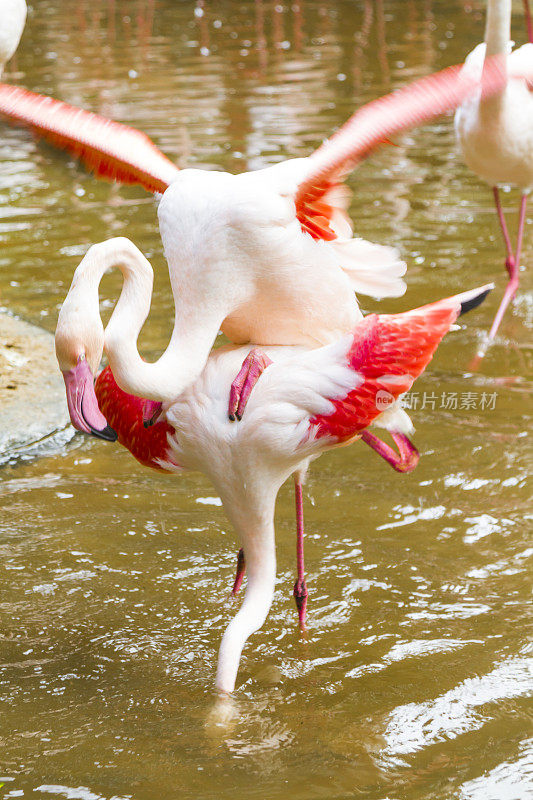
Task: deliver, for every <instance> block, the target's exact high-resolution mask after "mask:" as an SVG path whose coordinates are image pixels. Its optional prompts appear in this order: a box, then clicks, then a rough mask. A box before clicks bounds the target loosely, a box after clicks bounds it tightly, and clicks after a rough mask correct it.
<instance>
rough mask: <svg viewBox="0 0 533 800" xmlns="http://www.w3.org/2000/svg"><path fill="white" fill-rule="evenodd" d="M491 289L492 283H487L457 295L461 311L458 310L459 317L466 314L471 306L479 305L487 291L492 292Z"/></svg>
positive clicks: (470, 309) (492, 287)
mask: <svg viewBox="0 0 533 800" xmlns="http://www.w3.org/2000/svg"><path fill="white" fill-rule="evenodd" d="M493 289H494V284H493V283H487V285H486V286H481V287H480V288H479V289H472V291H470V292H464V293H463V294H462V295H458V296H457V299H458V300H459V302H460V303H461V311H460V312H459V316H460V317H461V316H462V315H463V314H467V313H468V312H469V311H472V309H473V308H477V307H478V306H480V305H481V303H482V302H483V301H484V300H485V298H486V296H487V295H488V294H489V292H492V290H493Z"/></svg>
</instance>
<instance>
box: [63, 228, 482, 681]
mask: <svg viewBox="0 0 533 800" xmlns="http://www.w3.org/2000/svg"><path fill="white" fill-rule="evenodd" d="M112 267H118V268H119V269H120V270H121V271H122V273H123V276H124V283H123V288H122V292H121V294H120V297H119V299H118V302H117V304H116V307H115V310H114V311H113V314H112V316H111V319H110V321H109V323H108V325H107V328H106V330H105V332H104V329H103V326H102V322H101V319H100V315H99V302H98V301H99V298H98V287H99V284H100V281H101V278H102V276H103V274H104V272H106V271H107V270H108V269H111V268H112ZM152 281H153V273H152V268H151V266H150V264H149V262H148V261H147V260H146V259H145V257H144V256H143V255H142V253H141V252H140V251H139V250H138V249H137V248H136V247H135V245H134V244H132V242H130V241H129V240H128V239H123V238H119V239H111V240H109V241H107V242H103V243H101V244H98V245H94V246H93V247H91V248H90V250H89V251H88V253H87V254H86V256H85V257H84V259H83V260H82V262H81V263H80V265H79V266H78V268H77V270H76V273H75V275H74V278H73V281H72V285H71V288H70V290H69V293H68V295H67V298H66V300H65V302H64V304H63V306H62V308H61V311H60V314H59V319H58V325H57V331H56V352H57V356H58V361H59V365H60V368H61V370H62V371H63V373H64V375H65V380H66V383H67V387H68V386H69V383H70V384H71V385H75V387H76V388H75V391H71V392H69V393H68V401H69V407H70V410H71V415H72V419H73V420H74V424H75V425H76V426H77V427H78V428H80V429H81V430H87V428H86V426H85V425H84V424H83V418H84V415H85V409H86V408H87V407H88V406H93V407H94V409H98V404H99V405H100V407H101V409H102V411H103V413H104V414H105V417H106V419H107V420H109V421H110V422H111V424H112V425H113V428H114V430H116V432H117V434H118V439H119V441H120V442H121V443H122V444H123V445H124V446H125V447H127V448H128V449H129V450H130V451H131V452H132V453H133V455H134V456H135V457H136V458H137V459H138V460H139V461H140V462H141V463H142V464H145V465H146V466H151V467H154V468H155V469H163V470H167V471H170V472H180V471H181V470H183V469H193V470H199V471H201V472H203V473H204V474H205V475H207V476H208V477H209V478H210V480H211V481H212V482H213V484H214V486H215V488H216V490H217V492H219V494H220V497H221V498H222V501H223V503H224V507H225V510H226V513H227V515H228V517H229V518H230V520H231V522H232V523H233V525H234V526H235V529H236V531H237V534H238V537H239V539H240V540H241V544H242V546H243V549H244V553H245V556H246V564H247V570H248V583H247V587H246V594H245V598H244V602H243V604H242V606H241V608H240V610H239V611H238V613H237V615H236V616H235V617H234V619H233V620H232V621H231V622H230V623H229V625H228V627H227V628H226V631H225V633H224V637H223V639H222V643H221V646H220V652H219V658H218V668H217V677H216V685H217V687H218V688H219V689H220V690H222V691H224V692H232V691H233V689H234V686H235V679H236V675H237V670H238V666H239V660H240V656H241V652H242V648H243V646H244V644H245V642H246V640H247V638H248V637H249V636H250V635H251V634H252V633H253V632H254V631H256V630H258V629H259V628H260V627H261V626H262V625H263V623H264V621H265V619H266V616H267V614H268V611H269V609H270V605H271V603H272V598H273V593H274V582H275V573H276V558H275V540H274V506H275V500H276V496H277V493H278V490H279V488H280V486H281V485H282V484H283V483H284V481H285V480H287V478H288V477H289V476H290V475H293V474H294V475H295V476H297V482H298V485H300V486H301V482H302V479H303V476H304V475H305V472H306V470H307V468H308V466H309V463H310V461H312V460H313V459H315V458H317V457H318V456H319V455H320V454H321V453H323V452H324V451H325V450H327V449H329V448H332V447H336V446H338V445H341V444H347V443H348V442H350V441H352V440H354V439H357V438H359V437H361V435H362V434H364V433H365V429H366V427H367V426H368V425H369V424H371V423H372V422H374V421H379V420H378V418H379V417H380V415H381V418H382V423H383V417H384V416H386V412H385V413H384V414H383V413H380V396H381V395H380V393H385V394H387V396H389V397H390V399H396V398H398V397H399V395H400V394H401V393H403V392H406V391H408V390H409V388H410V387H411V385H412V383H413V381H414V380H415V378H416V377H418V375H420V373H421V372H422V371H423V370H424V369H425V367H426V365H427V364H428V362H429V361H430V359H431V357H432V355H433V353H434V351H435V349H436V348H437V345H438V344H439V342H440V340H441V339H442V337H443V336H444V334H445V333H446V332H447V331H448V330H449V329H450V327H451V326H452V324H453V323H454V322H455V320H456V319H457V317H458V316H459V314H461V313H463V312H464V311H467V310H469V309H470V308H473V307H475V306H476V305H478V304H479V303H480V302H481V301H482V300H483V298H484V297H485V296H486V294H487V292H488V291H489V289H490V288H491V286H484V287H481V288H479V289H475V290H473V291H470V292H465V293H463V294H461V295H457V296H455V297H451V298H448V299H446V300H441V301H439V302H437V303H433V304H431V305H428V306H424V307H422V308H418V309H415V310H414V311H409V312H405V313H403V314H392V315H377V314H370V315H368V316H367V317H365V318H364V319H363V320H361V321H359V322H358V323H356V325H355V326H354V328H353V330H352V331H351V332H350V333H349V334H347V335H344V336H343V337H342V338H340V339H339V340H338V341H336V342H334V343H332V344H329V345H327V346H323V347H319V348H314V349H309V348H306V347H303V346H295V347H291V346H284V347H268V348H267V350H266V352H267V353H268V356H269V359H271V362H272V363H271V365H270V366H269V368H268V370H266V371H265V372H264V373H263V375H262V376H261V377H260V378H259V380H258V382H257V385H256V386H255V388H254V391H253V392H252V394H251V396H250V398H249V401H248V408H247V411H246V415H245V417H244V418H243V421H242V422H241V424H240V425H234V424H232V423H231V422H230V421H229V419H228V414H227V397H228V391H229V387H230V384H231V381H232V378H233V376H234V375H235V372H236V370H237V369H238V367H239V365H240V364H241V362H242V360H243V357H244V356H245V355H246V354H247V353H248V352H249V349H250V348H249V346H248V347H236V348H235V347H230V348H221V349H219V350H215V351H213V352H212V353H211V354H210V356H209V359H208V361H207V364H206V365H205V367H204V369H203V371H202V372H201V374H200V375H199V377H198V378H196V379H195V381H194V382H193V383H192V384H191V385H190V386H189V387H188V388H187V389H186V390H185V391H184V392H183V393H182V394H181V395H180V396H179V397H177V398H174V400H173V401H172V402H171V403H170V404H166V405H164V406H163V412H162V418H161V419H160V420H159V421H158V422H157V423H156V424H155V425H153V426H152V427H150V428H146V427H145V426H144V425H143V406H144V403H143V400H141V399H140V398H138V397H136V396H133V395H129V394H126V393H125V392H123V391H122V390H121V389H120V388H119V387H118V385H117V383H116V382H115V379H114V377H113V373H112V372H111V369H110V368H109V367H107V368H106V369H105V370H104V371H103V372H102V373H101V374H100V376H99V377H98V379H97V381H96V387H94V384H93V373H94V372H95V370H96V368H97V366H98V364H99V362H100V358H101V356H102V351H103V349H104V345H105V350H106V353H107V355H108V356H109V357H110V358H111V360H113V356H114V353H113V350H114V349H117V350H120V351H122V352H125V353H126V354H129V355H127V357H126V363H125V368H126V369H128V370H130V372H131V378H132V380H134V379H135V374H134V373H135V371H136V370H137V369H138V361H137V359H136V357H135V355H134V354H133V353H132V350H131V341H135V340H136V338H137V335H138V333H139V331H140V330H141V327H142V325H143V324H144V321H145V319H146V317H147V315H148V312H149V308H150V300H151V293H152ZM82 372H83V377H82ZM95 388H96V393H95ZM94 409H93V410H94ZM98 413H99V412H98ZM402 414H403V415H404V417H405V419H406V423H405V424H406V425H407V424H409V420H408V417H407V415H406V414H405V412H403V411H402ZM385 424H386V423H385ZM107 433H108V436H109V438H111V437H112V436H113V435H114V432H113V430H112V429H111V428H109V429H108V431H107ZM298 543H299V545H298V546H300V543H303V513H302V514H301V515H300V516H299V518H298ZM298 581H299V582H301V583H303V582H304V574H303V554H302V558H301V559H299V561H298ZM298 581H297V583H298Z"/></svg>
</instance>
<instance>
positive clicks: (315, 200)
mask: <svg viewBox="0 0 533 800" xmlns="http://www.w3.org/2000/svg"><path fill="white" fill-rule="evenodd" d="M506 80H507V76H506V75H505V74H503V73H502V71H501V70H500V69H499V66H498V64H495V65H494V69H491V65H490V64H489V65H488V66H487V69H486V70H485V71H484V74H483V81H484V91H486V92H487V93H490V92H494V91H496V90H498V89H499V88H501V86H502V84H503V82H505V81H506ZM479 82H480V76H474V77H472V76H471V75H470V73H468V72H466V73H465V72H461V70H460V68H459V67H454V68H449V69H448V70H444V71H443V72H441V73H436V74H434V75H431V76H428V77H426V78H423V79H421V80H418V81H415V82H414V83H412V84H410V85H408V86H406V87H404V88H403V89H401V90H400V91H398V92H396V93H394V94H391V95H387V96H385V97H383V98H380V99H378V100H375V101H373V102H371V103H368V104H367V105H366V106H363V107H362V108H360V109H359V111H357V112H356V113H355V114H354V115H353V116H352V117H351V118H350V120H348V122H347V123H346V124H345V125H344V126H342V127H341V128H340V129H339V131H337V133H335V134H334V135H333V137H332V138H331V139H330V140H328V141H326V142H325V143H324V144H323V145H322V146H321V147H319V148H318V150H317V151H316V152H315V153H313V154H312V155H311V156H309V157H307V158H300V159H291V160H288V161H286V162H283V163H280V164H276V165H274V166H271V167H268V168H266V169H262V170H258V171H256V172H247V173H242V174H240V175H230V174H229V173H226V172H207V171H202V170H198V169H184V170H182V171H179V170H178V169H177V167H176V166H175V165H174V164H172V163H171V162H170V161H169V160H168V159H167V158H166V157H165V156H164V155H163V154H162V153H160V151H159V150H157V148H156V147H155V146H154V145H153V144H152V143H151V142H150V141H149V140H148V139H147V138H146V137H145V136H144V135H143V134H141V133H139V132H138V131H135V130H133V129H131V128H127V127H126V126H121V125H119V124H118V123H113V122H110V121H109V120H104V119H103V118H101V117H98V116H96V115H92V114H88V113H87V112H84V111H82V110H81V109H76V108H74V107H72V106H69V105H67V104H64V103H60V102H58V101H55V100H53V99H51V98H43V97H41V96H39V95H35V94H33V93H31V92H27V91H25V90H22V89H19V88H16V87H11V86H7V85H1V84H0V111H2V112H3V113H4V114H7V115H8V116H9V117H10V118H11V119H16V120H18V121H19V122H23V123H25V124H27V125H29V126H30V127H31V128H32V129H33V130H34V131H37V132H38V133H39V134H41V135H43V136H45V137H46V138H48V139H51V140H52V141H53V142H54V143H56V144H59V145H60V146H63V147H65V148H66V149H68V150H70V151H71V152H74V153H75V154H76V155H79V156H81V158H82V159H83V160H84V161H85V162H86V163H88V164H89V165H90V166H92V167H93V168H95V169H96V171H97V172H98V173H99V174H103V175H107V176H110V177H115V178H117V179H118V180H121V181H123V182H130V183H131V182H135V183H141V184H142V185H143V186H145V187H146V188H147V189H149V190H150V191H156V192H163V195H162V198H161V201H160V203H159V210H158V215H159V225H160V232H161V238H162V241H163V246H164V251H165V255H166V258H167V261H168V265H169V271H170V278H171V286H172V292H173V296H174V302H175V320H174V329H173V333H172V336H171V340H170V343H169V345H168V347H167V348H166V350H165V352H164V353H163V355H162V356H161V357H160V358H159V359H158V360H157V361H156V362H154V363H147V362H144V361H142V360H141V358H140V356H139V354H138V353H137V351H136V349H135V353H134V354H131V355H132V357H135V358H136V360H137V366H138V368H137V369H136V370H135V371H133V372H132V371H130V370H127V369H124V368H123V359H122V358H121V357H120V354H118V355H117V358H116V360H113V361H112V362H111V366H112V369H113V374H114V375H115V378H116V380H117V382H118V384H119V386H120V387H121V388H122V389H123V390H124V391H126V392H128V393H130V394H135V395H137V396H142V397H148V398H150V399H152V400H153V401H156V402H170V401H171V400H173V399H174V398H175V397H177V396H179V395H180V394H181V392H182V391H183V390H184V389H185V388H186V387H187V386H188V385H190V384H191V383H192V382H193V381H194V380H195V379H196V378H197V377H198V376H199V374H200V373H201V371H202V369H203V368H204V366H205V363H206V360H207V358H208V355H209V352H210V349H211V346H212V344H213V341H214V339H215V337H216V335H217V334H218V331H219V330H220V329H222V331H223V332H224V333H225V334H226V335H227V336H228V338H229V339H230V341H232V342H233V343H235V344H244V343H248V342H250V343H254V344H257V345H262V346H263V345H281V344H292V345H296V344H300V345H305V346H310V347H317V346H320V345H324V344H327V343H329V342H331V341H335V340H336V339H338V338H339V337H340V336H342V335H343V334H346V333H347V332H349V331H350V330H352V329H353V326H354V325H355V324H356V323H357V322H358V321H360V320H361V319H362V314H361V312H360V310H359V307H358V304H357V300H356V298H355V294H354V292H355V291H358V292H362V293H367V294H371V295H374V296H378V297H387V296H397V295H401V294H402V293H403V292H404V290H405V283H404V281H403V277H402V276H403V274H404V272H405V268H406V267H405V264H404V262H402V261H401V260H400V258H399V255H398V252H397V251H396V250H395V249H394V248H391V247H387V246H382V245H375V244H371V243H369V242H366V241H364V240H363V239H358V238H352V234H351V224H350V221H349V219H348V216H347V214H346V206H347V203H348V194H347V190H346V188H345V186H344V184H343V183H342V181H343V179H344V177H345V176H346V175H347V174H348V172H349V171H350V170H351V169H353V168H354V167H355V166H356V165H357V164H358V163H359V162H360V161H361V160H362V159H364V158H366V157H367V156H368V155H369V154H370V153H371V152H372V151H373V150H375V149H376V148H377V147H378V146H379V145H380V144H382V143H383V141H384V140H386V139H387V137H390V136H393V135H395V134H397V133H399V132H401V131H403V130H405V129H406V128H408V127H412V126H413V125H419V124H422V123H423V122H425V121H428V120H431V119H433V118H434V117H435V116H436V115H438V114H440V113H443V112H444V111H446V110H451V109H454V108H456V107H457V105H458V104H459V103H460V102H461V101H462V100H463V99H464V98H465V97H467V96H468V95H469V94H470V93H471V92H472V91H474V90H475V88H476V87H477V86H478V85H479ZM129 346H130V349H131V347H132V346H134V343H133V344H132V343H130V345H129ZM264 363H265V362H264V359H262V357H261V356H260V355H258V354H255V353H254V354H252V355H251V356H250V359H249V360H248V362H247V363H246V364H244V365H243V366H242V369H241V371H240V373H239V375H238V379H237V380H236V384H235V386H234V391H233V392H232V397H231V407H230V408H229V409H228V413H229V414H230V415H233V416H237V414H236V411H237V410H238V406H239V400H240V397H241V396H243V395H244V400H243V403H245V401H246V398H247V396H249V392H250V391H251V388H252V386H253V384H254V381H255V380H256V379H257V376H258V374H260V372H261V371H262V369H263V368H264ZM252 367H253V368H252ZM235 403H236V405H235ZM241 410H242V409H241ZM392 414H393V411H391V415H392Z"/></svg>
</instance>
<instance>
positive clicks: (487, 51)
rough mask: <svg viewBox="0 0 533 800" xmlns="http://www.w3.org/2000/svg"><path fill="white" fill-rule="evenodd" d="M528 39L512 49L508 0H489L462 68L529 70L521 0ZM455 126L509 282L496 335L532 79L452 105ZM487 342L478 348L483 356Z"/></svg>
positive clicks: (512, 259) (531, 164)
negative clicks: (508, 202) (510, 198)
mask: <svg viewBox="0 0 533 800" xmlns="http://www.w3.org/2000/svg"><path fill="white" fill-rule="evenodd" d="M524 6H525V10H526V19H527V23H528V24H527V28H528V35H529V39H530V42H529V43H528V44H525V45H523V46H522V47H519V48H518V49H517V50H514V51H513V49H512V46H513V42H512V41H511V40H510V39H511V11H512V3H511V0H488V4H487V22H486V27H485V43H484V44H479V45H478V46H477V47H476V48H475V49H474V50H473V51H472V52H471V53H470V55H469V56H468V57H467V59H466V61H465V66H464V73H465V74H469V75H471V76H472V77H473V78H476V77H478V79H480V78H481V75H482V73H483V70H484V69H485V65H486V63H487V59H490V58H491V57H493V58H500V59H501V62H502V65H503V67H504V69H506V70H508V71H509V73H510V75H512V74H513V72H514V73H515V74H516V73H520V72H521V73H522V74H525V75H527V74H528V73H531V71H533V43H532V42H533V30H532V26H531V16H530V13H529V0H524ZM455 128H456V133H457V139H458V142H459V146H460V148H461V151H462V153H463V156H464V159H465V161H466V163H467V165H468V166H469V167H470V169H471V170H472V171H473V172H475V173H476V174H477V175H479V177H480V178H482V179H483V180H484V181H486V182H487V183H488V184H490V185H491V186H492V187H493V192H494V199H495V201H496V211H497V213H498V219H499V221H500V225H501V229H502V233H503V237H504V241H505V247H506V251H507V258H506V262H505V266H506V269H507V272H508V273H509V281H508V284H507V287H506V289H505V293H504V295H503V298H502V301H501V303H500V306H499V308H498V311H497V312H496V316H495V317H494V321H493V323H492V326H491V329H490V331H489V335H488V341H487V344H488V342H490V341H491V340H492V339H493V338H494V337H495V335H496V332H497V330H498V328H499V325H500V322H501V320H502V317H503V315H504V313H505V310H506V308H507V306H508V305H509V303H510V301H511V299H512V298H513V297H514V295H515V294H516V290H517V289H518V281H519V271H520V256H521V251H522V238H523V233H524V225H525V219H526V203H527V196H528V194H529V192H530V191H531V188H532V187H533V82H532V81H531V78H529V80H527V79H526V80H524V79H519V78H515V79H511V80H510V81H509V82H508V83H507V84H506V85H505V86H504V87H503V88H502V90H501V91H500V92H498V93H496V94H495V95H493V96H492V97H484V96H483V94H482V92H478V93H477V95H476V96H474V97H470V98H469V99H467V100H466V101H465V102H464V103H463V104H462V105H461V106H460V107H459V108H458V110H457V113H456V116H455ZM501 184H513V185H515V186H517V187H518V188H519V189H520V192H521V194H522V198H521V202H520V211H519V219H518V234H517V239H516V247H515V248H514V249H513V246H512V244H511V239H510V237H509V233H508V230H507V225H506V222H505V216H504V213H503V209H502V206H501V202H500V195H499V186H500V185H501ZM485 347H486V345H485V346H484V347H483V348H482V349H481V351H480V353H479V355H480V356H482V355H483V353H484V349H485Z"/></svg>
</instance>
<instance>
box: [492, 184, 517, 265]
mask: <svg viewBox="0 0 533 800" xmlns="http://www.w3.org/2000/svg"><path fill="white" fill-rule="evenodd" d="M492 191H493V194H494V202H495V203H496V213H497V214H498V219H499V220H500V227H501V229H502V234H503V240H504V242H505V249H506V250H507V258H506V260H505V269H506V270H507V272H508V273H509V275H510V274H511V270H512V269H513V268H514V266H515V256H514V253H513V246H512V244H511V237H510V236H509V231H508V230H507V223H506V222H505V214H504V213H503V208H502V204H501V202H500V191H499V189H498V187H497V186H494V187H493V189H492Z"/></svg>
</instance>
